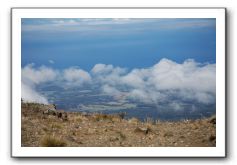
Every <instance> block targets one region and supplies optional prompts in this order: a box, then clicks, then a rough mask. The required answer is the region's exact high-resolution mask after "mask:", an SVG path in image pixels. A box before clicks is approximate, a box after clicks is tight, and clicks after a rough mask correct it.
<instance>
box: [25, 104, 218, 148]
mask: <svg viewBox="0 0 237 165" xmlns="http://www.w3.org/2000/svg"><path fill="white" fill-rule="evenodd" d="M50 109H52V106H49V105H43V104H35V103H22V123H21V124H22V125H21V142H22V146H23V147H64V146H66V147H215V145H216V118H215V116H213V117H210V118H205V119H199V120H193V121H191V120H184V121H179V122H163V121H162V122H161V121H152V120H149V119H147V121H146V122H141V121H139V120H138V119H136V118H132V119H127V120H126V119H123V115H121V114H120V115H104V114H86V113H78V112H63V111H59V110H50Z"/></svg>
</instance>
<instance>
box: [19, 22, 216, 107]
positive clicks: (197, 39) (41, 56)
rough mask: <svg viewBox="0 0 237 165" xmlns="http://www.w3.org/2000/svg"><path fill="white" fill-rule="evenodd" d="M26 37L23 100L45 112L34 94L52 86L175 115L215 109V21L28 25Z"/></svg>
mask: <svg viewBox="0 0 237 165" xmlns="http://www.w3.org/2000/svg"><path fill="white" fill-rule="evenodd" d="M21 30H22V38H21V39H22V53H21V55H22V58H21V59H22V86H21V88H22V98H23V100H26V101H31V102H32V101H33V102H39V103H45V104H48V103H49V102H50V101H49V98H47V97H46V96H45V95H43V94H42V93H40V91H37V87H38V86H40V85H42V84H45V83H51V84H53V85H55V86H58V87H62V88H64V89H65V90H66V89H68V88H73V89H78V88H80V89H83V87H84V86H91V87H97V88H98V89H97V91H99V92H100V93H101V94H106V95H109V96H111V97H113V98H115V100H117V101H121V100H122V101H124V100H135V101H138V102H141V103H144V104H153V105H157V107H159V105H162V106H164V105H166V106H167V107H169V109H174V111H176V110H180V109H183V108H184V106H186V105H187V104H188V105H189V106H190V107H191V108H190V109H198V106H199V105H200V104H202V105H205V106H207V107H210V108H211V107H212V108H213V105H214V104H215V101H216V20H215V19H211V18H205V19H198V18H195V19H129V18H127V19H124V18H123V19H118V18H117V19H115V18H113V19H112V18H107V19H95V18H94V19H71V18H67V19H39V18H37V19H36V18H34V19H29V18H26V19H22V28H21ZM76 92H78V91H76V90H75V94H76Z"/></svg>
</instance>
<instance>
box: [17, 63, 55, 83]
mask: <svg viewBox="0 0 237 165" xmlns="http://www.w3.org/2000/svg"><path fill="white" fill-rule="evenodd" d="M56 76H57V72H56V71H55V70H53V69H51V68H48V67H46V66H41V67H39V68H38V69H35V68H34V64H29V65H26V66H25V67H24V68H22V70H21V78H22V80H23V81H28V82H32V83H33V84H39V83H43V82H47V81H52V80H54V79H55V78H56Z"/></svg>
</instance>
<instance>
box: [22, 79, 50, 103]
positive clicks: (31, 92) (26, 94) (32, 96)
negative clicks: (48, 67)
mask: <svg viewBox="0 0 237 165" xmlns="http://www.w3.org/2000/svg"><path fill="white" fill-rule="evenodd" d="M21 98H22V99H23V101H24V102H35V103H42V104H48V100H47V98H45V97H44V96H42V95H41V94H39V93H38V92H36V91H35V89H34V88H33V87H31V86H29V85H26V84H24V82H22V83H21Z"/></svg>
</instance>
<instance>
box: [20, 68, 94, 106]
mask: <svg viewBox="0 0 237 165" xmlns="http://www.w3.org/2000/svg"><path fill="white" fill-rule="evenodd" d="M53 81H55V83H57V84H58V85H61V86H63V87H64V86H65V85H67V86H79V85H82V84H84V83H85V82H90V81H91V77H90V74H89V73H88V72H86V71H84V70H82V69H79V68H76V67H71V68H68V69H65V70H62V71H59V70H55V69H52V68H49V67H46V66H41V67H39V68H36V67H35V66H34V64H29V65H26V66H25V67H24V68H22V69H21V82H22V85H21V91H22V92H21V93H22V95H21V97H22V99H23V100H24V101H26V102H36V103H43V104H48V99H47V98H46V97H45V96H43V95H42V94H40V93H39V92H38V91H37V90H36V87H37V85H40V84H42V83H47V82H53Z"/></svg>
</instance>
